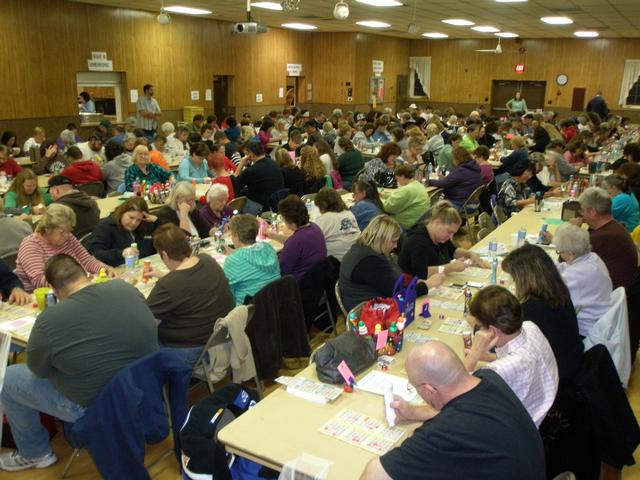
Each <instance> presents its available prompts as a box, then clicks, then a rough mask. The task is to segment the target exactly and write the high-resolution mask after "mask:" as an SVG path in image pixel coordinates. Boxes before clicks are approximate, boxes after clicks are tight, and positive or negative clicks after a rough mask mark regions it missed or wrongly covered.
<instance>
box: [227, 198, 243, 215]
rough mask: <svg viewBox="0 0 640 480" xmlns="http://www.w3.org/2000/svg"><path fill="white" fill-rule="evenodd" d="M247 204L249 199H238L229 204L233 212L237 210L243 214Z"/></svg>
mask: <svg viewBox="0 0 640 480" xmlns="http://www.w3.org/2000/svg"><path fill="white" fill-rule="evenodd" d="M246 204H247V197H236V198H234V199H233V200H231V201H230V202H229V208H230V209H231V210H237V211H238V213H243V210H244V206H245V205H246Z"/></svg>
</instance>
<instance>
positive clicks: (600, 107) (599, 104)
mask: <svg viewBox="0 0 640 480" xmlns="http://www.w3.org/2000/svg"><path fill="white" fill-rule="evenodd" d="M587 112H594V113H597V114H598V115H599V116H600V118H601V119H602V121H604V120H606V119H607V118H608V117H609V107H608V106H607V101H606V100H605V99H604V98H602V92H597V93H596V96H595V97H593V98H592V99H591V100H589V103H587Z"/></svg>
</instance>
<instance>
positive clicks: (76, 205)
mask: <svg viewBox="0 0 640 480" xmlns="http://www.w3.org/2000/svg"><path fill="white" fill-rule="evenodd" d="M49 193H50V194H51V198H52V199H53V202H54V203H61V204H62V205H66V206H67V207H69V208H70V209H71V210H73V212H74V213H75V214H76V226H75V227H74V229H73V235H74V236H75V237H76V238H82V237H83V236H84V235H86V234H87V233H89V232H92V231H93V229H94V228H95V227H96V225H98V222H99V221H100V208H99V207H98V204H97V203H96V201H95V200H94V199H93V198H91V197H90V196H89V195H87V194H86V193H85V192H81V191H80V190H75V189H74V188H73V182H71V180H70V179H69V178H68V177H65V176H62V175H56V176H55V177H51V178H50V179H49Z"/></svg>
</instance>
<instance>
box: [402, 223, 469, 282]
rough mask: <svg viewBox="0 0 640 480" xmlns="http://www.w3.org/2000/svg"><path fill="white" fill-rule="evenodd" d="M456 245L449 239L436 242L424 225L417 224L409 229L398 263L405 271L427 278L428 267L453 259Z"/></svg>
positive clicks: (444, 263)
mask: <svg viewBox="0 0 640 480" xmlns="http://www.w3.org/2000/svg"><path fill="white" fill-rule="evenodd" d="M456 248H457V247H456V246H455V245H454V244H453V242H451V240H449V241H448V242H446V243H434V242H433V240H431V237H430V236H429V232H427V229H426V228H425V226H424V225H416V226H415V227H413V228H412V229H411V230H409V236H408V238H407V240H406V242H405V243H404V245H402V250H401V251H400V256H399V257H398V265H400V268H402V271H403V272H405V273H410V274H411V275H414V276H416V277H418V278H423V279H424V278H427V267H434V266H438V265H446V264H447V263H449V262H450V261H451V260H452V259H453V253H454V252H455V251H456Z"/></svg>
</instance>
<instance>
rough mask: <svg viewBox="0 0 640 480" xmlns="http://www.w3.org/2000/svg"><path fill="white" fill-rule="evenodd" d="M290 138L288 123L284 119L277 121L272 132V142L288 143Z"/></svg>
mask: <svg viewBox="0 0 640 480" xmlns="http://www.w3.org/2000/svg"><path fill="white" fill-rule="evenodd" d="M288 138H289V133H288V132H287V121H286V120H285V119H284V118H279V119H277V120H276V123H275V126H274V128H273V130H271V141H273V142H280V143H286V142H287V139H288Z"/></svg>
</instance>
